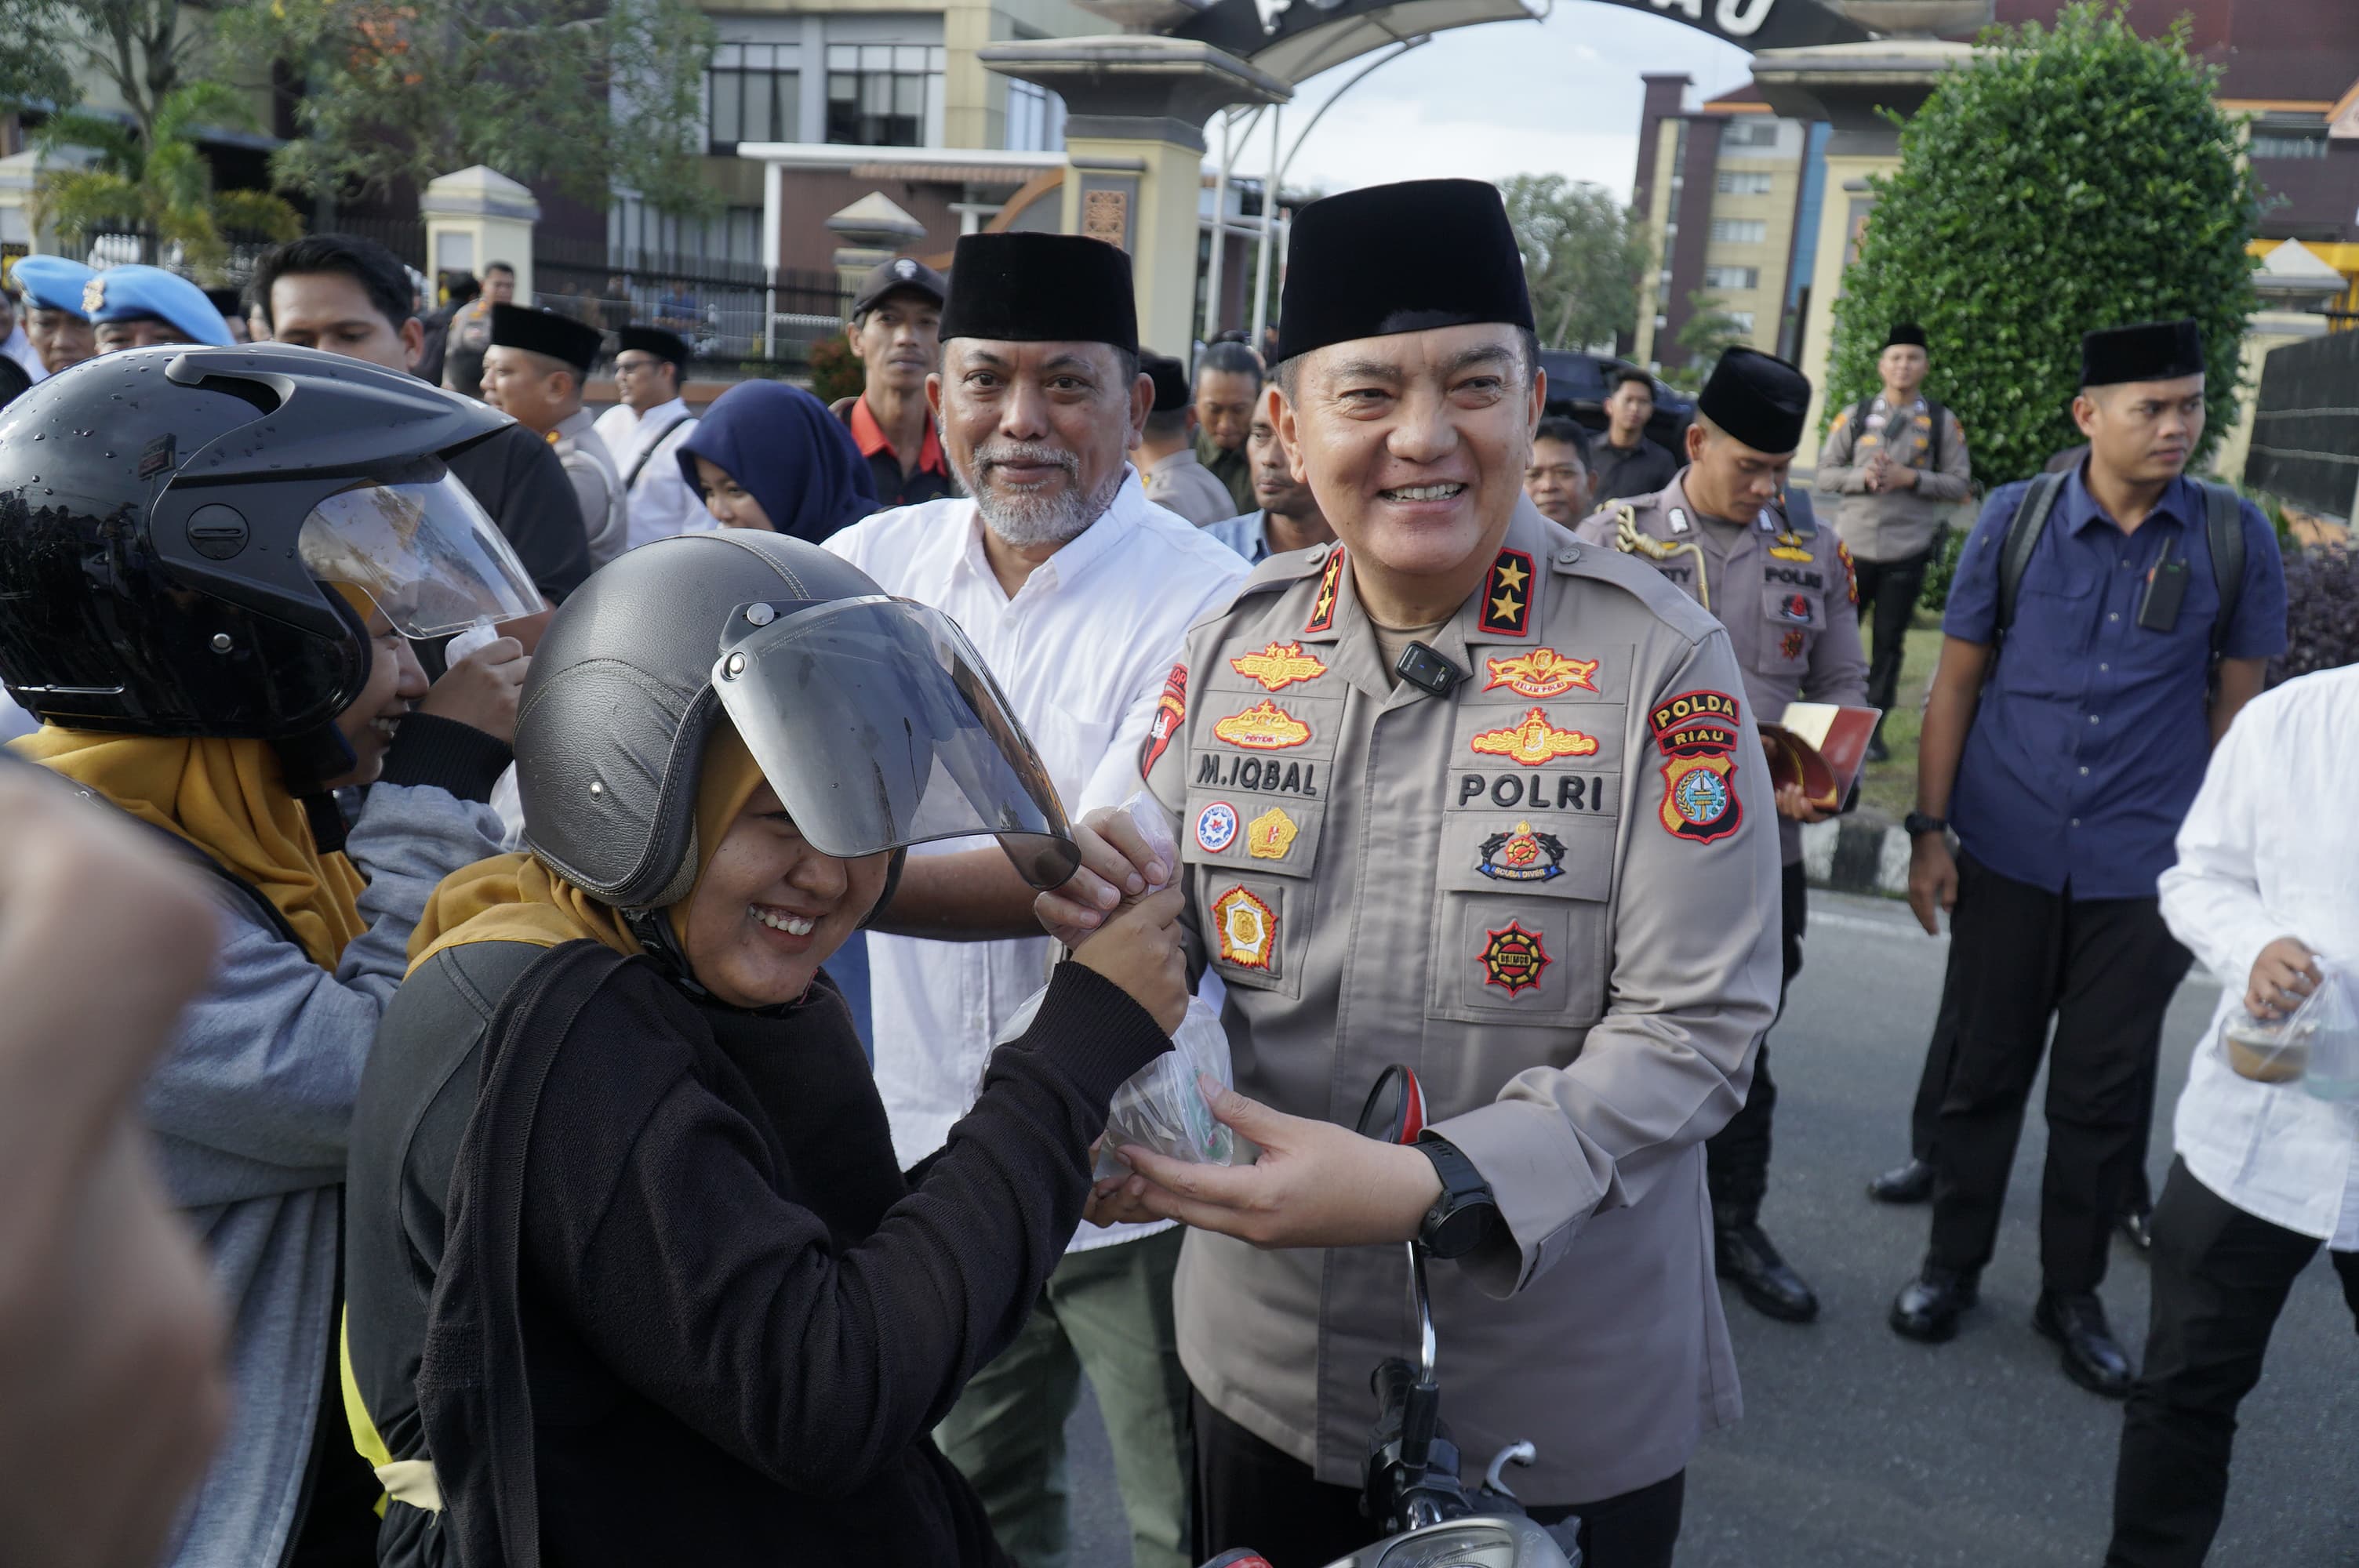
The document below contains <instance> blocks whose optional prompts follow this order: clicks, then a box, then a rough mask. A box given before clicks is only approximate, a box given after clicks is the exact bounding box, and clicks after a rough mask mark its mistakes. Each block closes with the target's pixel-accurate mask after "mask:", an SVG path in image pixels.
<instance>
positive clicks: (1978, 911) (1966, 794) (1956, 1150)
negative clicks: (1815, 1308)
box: [1891, 320, 2285, 1399]
mask: <svg viewBox="0 0 2359 1568" xmlns="http://www.w3.org/2000/svg"><path fill="white" fill-rule="evenodd" d="M2203 396H2204V356H2203V341H2202V337H2201V333H2200V332H2199V331H2198V330H2197V328H2196V325H2195V323H2193V322H2192V321H2186V320H2181V321H2167V322H2150V323H2146V324H2142V325H2138V326H2133V327H2121V328H2115V329H2112V330H2105V331H2098V332H2092V333H2090V334H2088V335H2087V337H2085V338H2084V339H2083V340H2082V375H2081V395H2079V396H2078V397H2076V398H2075V399H2074V400H2073V404H2072V415H2073V418H2074V420H2075V422H2076V423H2077V424H2078V425H2079V426H2080V427H2081V431H2082V434H2083V435H2085V436H2086V437H2088V438H2089V442H2090V451H2089V457H2088V460H2087V461H2086V462H2085V463H2083V464H2082V465H2081V466H2080V467H2079V468H2077V469H2075V470H2071V471H2070V472H2068V473H2064V474H2060V475H2047V476H2043V477H2041V478H2040V479H2038V480H2034V481H2029V482H2028V483H2021V484H2011V485H2007V486H2006V487H2004V488H2003V489H2001V490H1999V491H1998V492H1996V493H1995V494H1994V495H1992V497H1991V498H1990V501H1989V503H1988V504H1987V505H1985V506H1984V509H1983V514H1982V517H1981V518H1980V520H1979V521H1977V522H1976V523H1975V524H1974V528H1973V534H1972V535H1969V537H1968V538H1967V541H1966V545H1965V548H1964V550H1963V551H1962V553H1961V555H1960V557H1959V560H1958V572H1957V578H1956V580H1955V582H1954V584H1953V585H1952V587H1951V590H1950V604H1949V610H1948V611H1947V613H1946V614H1945V616H1944V617H1943V621H1942V633H1943V641H1942V646H1941V658H1940V666H1939V667H1938V668H1937V669H1936V671H1935V672H1934V676H1933V685H1932V690H1931V693H1930V698H1929V701H1928V704H1927V708H1926V713H1925V728H1924V733H1923V737H1922V740H1921V741H1920V743H1919V759H1918V772H1917V809H1916V810H1915V811H1913V812H1911V813H1910V814H1909V815H1908V821H1907V825H1906V826H1907V828H1908V834H1909V837H1910V838H1911V840H1912V849H1911V854H1910V864H1909V873H1908V899H1909V903H1910V905H1911V907H1912V908H1914V909H1915V911H1916V913H1917V918H1918V919H1919V921H1920V922H1922V923H1923V925H1924V926H1925V929H1926V930H1927V931H1928V932H1929V933H1934V934H1938V933H1939V930H1940V917H1939V915H1938V914H1936V907H1937V906H1938V907H1939V908H1942V909H1948V910H1949V911H1951V960H1950V962H1951V974H1950V985H1951V991H1952V999H1953V1001H1954V1004H1955V1006H1956V1010H1957V1019H1956V1031H1955V1036H1954V1042H1953V1046H1952V1051H1953V1054H1952V1059H1951V1063H1950V1065H1949V1070H1948V1073H1947V1087H1946V1088H1945V1089H1944V1091H1943V1092H1942V1095H1941V1100H1940V1116H1939V1119H1938V1120H1937V1122H1936V1126H1935V1131H1934V1136H1933V1146H1932V1149H1931V1151H1930V1155H1931V1163H1932V1166H1933V1223H1932V1239H1931V1245H1930V1248H1929V1249H1928V1250H1927V1253H1926V1257H1925V1262H1924V1265H1923V1267H1922V1269H1921V1270H1920V1271H1919V1276H1918V1277H1917V1278H1916V1279H1914V1280H1912V1281H1909V1283H1908V1286H1907V1287H1906V1288H1905V1289H1903V1290H1902V1291H1901V1292H1900V1294H1899V1296H1898V1297H1897V1299H1896V1300H1895V1301H1894V1303H1893V1305H1892V1314H1891V1322H1892V1326H1893V1329H1894V1330H1895V1331H1896V1332H1897V1333H1899V1334H1901V1335H1904V1336H1908V1337H1909V1338H1912V1339H1921V1340H1928V1341H1940V1340H1945V1339H1948V1338H1949V1337H1951V1336H1952V1335H1954V1334H1955V1333H1956V1332H1957V1328H1958V1320H1959V1318H1960V1317H1961V1315H1962V1314H1963V1313H1964V1312H1965V1311H1966V1309H1968V1308H1969V1307H1971V1306H1973V1304H1974V1303H1975V1299H1976V1294H1977V1285H1978V1282H1979V1280H1980V1277H1981V1273H1982V1270H1983V1266H1984V1264H1986V1263H1987V1262H1988V1261H1989V1260H1990V1258H1991V1254H1992V1251H1993V1249H1994V1248H1995V1243H1996V1240H1997V1236H1998V1224H1999V1212H2000V1208H2001V1206H2002V1204H2003V1203H2004V1201H2005V1199H2006V1182H2007V1173H2008V1168H2009V1167H2010V1166H2011V1165H2012V1164H2013V1162H2014V1159H2015V1150H2016V1144H2017V1141H2018V1139H2019V1138H2020V1136H2021V1134H2022V1130H2023V1114H2024V1108H2025V1104H2026V1101H2027V1098H2028V1097H2029V1094H2030V1090H2031V1084H2032V1080H2033V1079H2034V1078H2035V1077H2036V1076H2038V1070H2039V1059H2040V1054H2041V1050H2042V1048H2043V1046H2044V1045H2045V1044H2046V1043H2047V1036H2048V1031H2049V1020H2050V1019H2051V1017H2052V1018H2053V1019H2054V1020H2055V1026H2056V1028H2055V1048H2054V1054H2053V1057H2052V1059H2051V1061H2050V1063H2049V1087H2048V1106H2047V1109H2048V1124H2049V1140H2048V1161H2047V1169H2046V1172H2045V1173H2044V1175H2043V1178H2042V1183H2041V1193H2040V1216H2039V1232H2040V1270H2041V1280H2042V1283H2041V1290H2040V1293H2039V1299H2038V1306H2037V1308H2036V1310H2035V1312H2034V1314H2033V1318H2032V1322H2033V1325H2034V1326H2035V1327H2037V1328H2038V1330H2039V1331H2040V1332H2041V1333H2042V1334H2044V1335H2046V1336H2048V1337H2049V1338H2050V1339H2053V1340H2055V1341H2057V1342H2058V1344H2059V1345H2060V1346H2062V1352H2063V1364H2064V1370H2065V1371H2066V1373H2067V1374H2068V1375H2069V1376H2071V1379H2073V1381H2075V1382H2077V1383H2079V1384H2081V1385H2082V1387H2083V1388H2087V1389H2089V1390H2093V1391H2094V1392H2097V1393H2100V1394H2104V1395H2107V1396H2110V1397H2113V1398H2116V1399H2118V1398H2120V1397H2122V1396H2123V1395H2124V1394H2125V1393H2126V1392H2127V1391H2128V1389H2129V1385H2130V1379H2131V1370H2130V1366H2129V1361H2128V1357H2126V1356H2125V1355H2124V1353H2123V1351H2122V1348H2121V1346H2120V1345H2119V1344H2118V1343H2117V1342H2116V1341H2115V1339H2114V1335H2113V1331H2112V1329H2111V1328H2110V1327H2109V1326H2108V1325H2107V1323H2106V1320H2105V1314H2104V1305H2103V1303H2101V1302H2100V1301H2099V1300H2098V1297H2097V1286H2098V1284H2099V1283H2100V1282H2101V1281H2103V1280H2104V1272H2105V1260H2106V1244H2107V1237H2108V1234H2109V1232H2110V1230H2111V1227H2112V1223H2113V1218H2114V1215H2115V1214H2116V1213H2117V1212H2118V1210H2119V1209H2120V1208H2121V1206H2122V1204H2123V1201H2124V1198H2125V1195H2127V1194H2128V1193H2129V1191H2130V1189H2131V1187H2132V1184H2133V1183H2134V1182H2135V1180H2136V1174H2137V1171H2136V1167H2137V1164H2138V1160H2139V1153H2140V1151H2141V1150H2142V1149H2143V1148H2144V1147H2145V1126H2144V1124H2145V1122H2146V1120H2147V1119H2148V1118H2149V1116H2150V1112H2151V1107H2152V1105H2153V1096H2154V1073H2155V1058H2156V1054H2157V1051H2158V1048H2159V1045H2160V1043H2161V1034H2162V1020H2163V1013H2164V1011H2165V1010H2166V1008H2168V1006H2169V1001H2170V995H2171V992H2172V991H2173V990H2174V989H2176V988H2177V987H2178V984H2179V981H2180V978H2181V977H2182V976H2184V975H2185V974H2186V972H2187V968H2188V965H2189V963H2190V957H2189V955H2188V952H2187V949H2186V948H2184V947H2182V946H2180V945H2179V943H2178V942H2177V941H2175V940H2174V939H2173V938H2172V937H2171V935H2170V933H2169V929H2168V928H2166V926H2165V925H2164V924H2163V921H2162V916H2161V914H2160V913H2159V912H2158V907H2157V899H2156V891H2155V884H2156V879H2157V878H2158V876H2159V875H2160V874H2161V873H2162V872H2163V871H2166V870H2168V869H2169V866H2170V865H2171V862H2172V860H2173V849H2172V839H2173V836H2174V835H2175V834H2176V833H2177V832H2178V829H2179V825H2180V818H2182V817H2183V816H2185V815H2186V812H2187V808H2188V806H2189V804H2190V802H2191V801H2192V800H2193V799H2194V798H2195V794H2196V791H2197V789H2198V788H2199V787H2200V786H2201V784H2202V781H2203V770H2204V764H2205V762H2206V759H2207V757H2208V755H2209V753H2210V751H2211V747H2212V743H2213V742H2214V741H2217V740H2218V739H2219V737H2220V736H2221V735H2223V734H2224V733H2225V732H2226V730H2227V728H2228V724H2229V721H2230V720H2231V719H2234V717H2235V715H2236V712H2237V710H2238V709H2239V708H2243V707H2244V705H2245V703H2246V702H2247V701H2249V700H2250V699H2251V698H2252V697H2253V696H2254V695H2255V694H2256V693H2257V692H2258V691H2259V690H2260V687H2261V680H2262V673H2263V670H2264V667H2265V666H2266V665H2267V661H2268V659H2269V658H2270V657H2271V656H2272V655H2274V654H2277V653H2279V652H2281V651H2282V650H2283V649H2284V647H2285V576H2284V568H2283V567H2282V565H2281V563H2280V562H2279V559H2278V556H2277V541H2276V537H2275V535H2273V534H2272V533H2271V531H2270V528H2269V525H2268V524H2267V521H2266V520H2264V519H2263V517H2262V516H2261V514H2260V512H2259V510H2258V509H2257V508H2256V507H2255V506H2253V505H2252V504H2251V503H2242V502H2239V501H2238V500H2237V499H2236V497H2235V496H2234V493H2233V492H2228V491H2225V490H2224V489H2223V488H2221V487H2219V486H2215V485H2209V484H2204V483H2201V482H2198V481H2193V480H2190V479H2189V478H2187V477H2186V473H2185V470H2186V467H2187V462H2188V459H2189V458H2190V456H2191V455H2192V454H2193V452H2194V451H2195V449H2196V448H2197V446H2198V445H2199V444H2200V443H2201V439H2202V435H2203V422H2204V405H2203ZM1953 821H1954V826H1955V828H1956V831H1957V835H1958V849H1957V851H1956V852H1955V853H1954V855H1953V854H1952V851H1951V847H1950V841H1949V837H1948V835H1949V830H1950V829H1951V826H1952V822H1953Z"/></svg>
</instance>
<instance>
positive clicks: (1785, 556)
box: [1769, 529, 1814, 561]
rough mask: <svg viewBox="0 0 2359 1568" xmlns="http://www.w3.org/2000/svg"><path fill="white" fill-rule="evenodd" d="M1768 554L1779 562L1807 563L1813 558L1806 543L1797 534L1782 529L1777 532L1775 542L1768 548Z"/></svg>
mask: <svg viewBox="0 0 2359 1568" xmlns="http://www.w3.org/2000/svg"><path fill="white" fill-rule="evenodd" d="M1769 553H1770V554H1771V555H1773V556H1775V557H1777V558H1778V559H1779V560H1781V561H1807V560H1810V559H1813V558H1814V557H1812V556H1811V554H1810V544H1809V543H1808V541H1806V540H1804V539H1803V537H1802V536H1801V535H1799V534H1796V533H1792V532H1789V531H1787V530H1782V529H1781V530H1780V531H1779V532H1778V535H1777V543H1776V544H1774V545H1772V546H1769Z"/></svg>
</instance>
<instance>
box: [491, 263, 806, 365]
mask: <svg viewBox="0 0 2359 1568" xmlns="http://www.w3.org/2000/svg"><path fill="white" fill-rule="evenodd" d="M532 270H533V290H534V294H535V296H536V298H535V303H537V304H539V305H542V306H546V307H548V308H550V309H553V310H562V311H564V312H565V313H566V314H568V315H571V316H573V317H575V318H577V319H581V320H583V321H587V322H589V323H590V324H591V325H592V326H593V327H598V328H601V329H603V330H606V331H608V332H614V331H616V330H620V329H621V328H623V327H625V326H628V325H630V324H631V323H633V322H636V323H638V324H640V325H642V326H655V327H662V328H666V329H668V330H671V331H674V332H677V333H679V335H680V336H681V337H683V338H685V339H687V340H688V341H689V344H690V349H691V350H692V351H693V352H694V354H695V357H696V359H697V360H698V361H699V362H701V364H702V365H703V366H704V367H706V368H707V369H708V370H712V371H719V372H723V373H727V372H730V371H733V370H734V371H737V372H739V373H748V374H764V373H776V372H782V371H793V370H799V369H800V368H802V367H803V366H805V365H807V364H808V363H809V362H810V350H811V347H812V345H813V344H815V343H818V342H821V341H823V340H826V339H829V338H832V337H834V336H836V335H837V334H839V333H840V332H842V331H843V321H844V318H845V316H846V315H847V314H848V313H849V312H850V310H851V307H852V300H851V297H850V294H849V293H848V292H847V291H846V290H845V289H844V287H843V285H842V284H841V283H840V282H839V281H838V280H837V278H836V276H835V275H834V274H833V273H812V272H794V271H780V272H777V273H776V274H773V273H771V272H769V271H768V270H767V269H766V268H764V267H761V266H758V265H753V264H750V263H745V262H726V261H712V260H708V259H704V258H701V257H682V256H664V255H658V254H652V253H647V252H639V251H609V250H608V249H607V248H606V247H605V246H604V245H603V244H596V243H581V242H567V241H563V240H554V241H551V240H544V241H542V242H541V243H539V244H538V246H536V247H535V250H534V254H533V261H532Z"/></svg>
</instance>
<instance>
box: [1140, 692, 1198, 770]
mask: <svg viewBox="0 0 2359 1568" xmlns="http://www.w3.org/2000/svg"><path fill="white" fill-rule="evenodd" d="M1187 718H1188V666H1187V665H1184V664H1180V665H1172V666H1171V673H1170V674H1169V675H1168V676H1164V677H1163V695H1162V696H1161V697H1157V698H1156V699H1155V717H1154V718H1153V719H1149V720H1148V721H1147V742H1146V744H1145V745H1143V746H1141V747H1140V748H1139V750H1138V776H1139V777H1141V778H1145V777H1146V776H1147V774H1148V773H1150V772H1152V771H1153V770H1154V767H1155V763H1156V761H1157V759H1158V758H1159V757H1161V756H1162V755H1163V751H1164V748H1165V747H1167V746H1169V745H1170V744H1171V737H1173V736H1174V735H1177V734H1178V733H1180V725H1181V724H1183V723H1185V722H1186V721H1187Z"/></svg>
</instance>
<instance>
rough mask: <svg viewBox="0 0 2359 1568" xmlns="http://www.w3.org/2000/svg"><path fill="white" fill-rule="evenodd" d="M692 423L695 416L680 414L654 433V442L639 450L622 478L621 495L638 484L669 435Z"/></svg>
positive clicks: (694, 421) (694, 420)
mask: <svg viewBox="0 0 2359 1568" xmlns="http://www.w3.org/2000/svg"><path fill="white" fill-rule="evenodd" d="M694 423H696V416H695V415H693V414H682V415H680V416H679V417H678V418H676V419H674V420H673V421H672V422H671V423H670V424H669V425H667V426H665V427H663V428H662V429H661V430H658V432H656V438H655V439H654V440H652V441H649V442H648V443H647V445H646V446H644V447H642V448H640V449H639V457H638V460H637V461H636V462H635V463H633V464H632V465H631V471H630V472H629V473H626V474H625V475H624V476H623V493H624V494H625V495H628V494H630V493H631V486H633V485H635V484H636V483H638V482H639V475H640V474H642V473H644V472H645V471H647V464H648V463H650V462H652V461H654V460H655V455H656V451H657V449H658V448H660V447H661V446H662V445H663V444H664V443H665V442H666V441H669V440H670V439H671V433H672V432H673V431H674V430H677V429H679V427H681V426H682V425H693V424H694Z"/></svg>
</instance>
